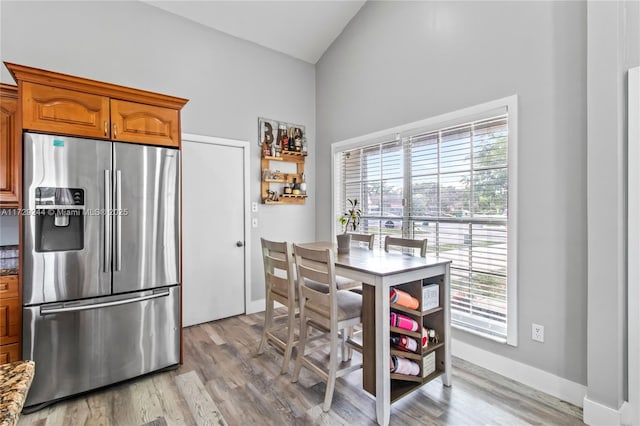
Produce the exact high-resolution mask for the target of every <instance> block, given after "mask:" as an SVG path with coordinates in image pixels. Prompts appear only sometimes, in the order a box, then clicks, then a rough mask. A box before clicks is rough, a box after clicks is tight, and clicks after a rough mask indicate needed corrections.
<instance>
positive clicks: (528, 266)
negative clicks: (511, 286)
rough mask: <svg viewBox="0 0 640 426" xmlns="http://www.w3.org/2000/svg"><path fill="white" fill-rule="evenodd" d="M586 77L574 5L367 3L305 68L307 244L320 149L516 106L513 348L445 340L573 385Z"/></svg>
mask: <svg viewBox="0 0 640 426" xmlns="http://www.w3.org/2000/svg"><path fill="white" fill-rule="evenodd" d="M585 64H586V4H585V3H584V2H495V3H494V2H367V3H366V4H365V6H364V7H363V8H362V9H361V11H360V12H359V13H358V14H357V15H356V16H355V18H354V19H353V20H352V21H351V23H350V24H349V26H348V27H347V28H346V30H345V31H344V32H343V33H342V34H341V36H340V37H339V38H338V39H337V40H336V41H335V42H334V44H333V45H332V46H331V48H330V49H329V50H328V51H327V53H326V54H325V55H324V56H323V57H322V59H321V60H320V61H319V63H318V64H317V68H316V74H317V77H316V81H317V83H316V93H317V129H318V131H317V140H318V160H317V180H318V183H319V185H318V188H317V196H318V203H317V206H318V214H317V217H318V222H317V230H318V234H317V237H318V238H329V237H330V229H331V217H332V212H331V211H330V205H331V203H330V200H331V198H330V195H331V188H330V183H329V182H330V176H329V174H330V155H329V148H330V144H331V143H333V142H336V141H340V140H344V139H347V138H350V137H355V136H359V135H364V134H367V133H371V132H374V131H377V130H382V129H386V128H390V127H393V126H397V125H401V124H404V123H409V122H412V121H417V120H420V119H424V118H428V117H432V116H436V115H438V114H442V113H446V112H449V111H455V110H457V109H461V108H465V107H469V106H472V105H477V104H480V103H483V102H487V101H490V100H493V99H498V98H502V97H505V96H509V95H513V94H517V95H518V97H519V98H518V101H519V118H520V121H519V125H518V127H519V135H518V141H519V148H518V153H519V159H518V165H519V170H518V182H519V186H518V188H514V189H515V190H517V191H518V199H519V206H518V211H519V217H518V223H519V230H518V232H519V244H518V252H519V265H518V277H517V278H518V286H519V287H518V292H519V308H518V309H519V336H520V341H519V345H518V347H516V348H514V347H510V346H507V345H502V344H498V343H494V342H490V341H487V340H485V339H482V338H479V337H476V336H472V335H469V334H467V333H464V332H455V333H454V337H455V338H456V339H458V340H460V341H463V342H464V343H467V344H471V345H473V346H476V347H479V348H482V349H485V350H487V351H490V352H493V353H495V354H498V355H501V356H505V357H507V358H510V359H512V360H515V361H518V362H521V363H524V364H527V365H529V366H533V367H535V368H538V369H541V370H544V371H547V372H549V373H551V374H553V375H556V376H560V377H562V378H565V379H567V380H569V381H571V382H575V383H579V384H583V385H584V384H586V383H587V360H586V349H587V341H586V335H587V327H586V319H587V314H586V305H587V260H586V259H587V184H586V177H587V167H586V159H587V144H586V128H587V122H586V95H587V94H586V67H585ZM532 322H535V323H537V324H542V325H544V326H545V343H543V344H540V343H537V342H533V341H532V340H531V339H530V336H531V323H532ZM454 350H455V348H454Z"/></svg>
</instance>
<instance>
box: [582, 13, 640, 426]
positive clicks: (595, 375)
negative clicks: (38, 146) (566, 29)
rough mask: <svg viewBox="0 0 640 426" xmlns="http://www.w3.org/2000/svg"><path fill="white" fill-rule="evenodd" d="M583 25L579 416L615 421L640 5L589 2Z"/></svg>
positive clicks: (622, 381) (619, 400)
mask: <svg viewBox="0 0 640 426" xmlns="http://www.w3.org/2000/svg"><path fill="white" fill-rule="evenodd" d="M587 22H588V63H587V71H588V76H589V78H588V80H587V87H588V94H589V96H588V123H589V126H588V162H587V165H588V170H589V174H588V188H589V189H588V200H589V203H588V212H589V222H588V234H589V251H588V260H589V262H588V265H589V269H588V274H589V275H588V277H589V279H588V282H589V286H588V293H589V305H588V313H589V314H588V319H587V322H588V324H589V327H588V342H589V344H588V347H587V355H588V389H587V396H586V398H585V403H584V419H585V422H587V423H589V424H619V423H620V422H621V416H622V415H623V414H622V410H621V407H622V405H623V402H624V401H625V399H626V398H627V394H628V392H627V374H628V373H627V371H628V361H627V357H626V351H627V342H628V341H627V329H626V321H627V311H626V301H627V296H628V295H627V263H626V261H627V258H626V256H627V234H626V227H627V217H626V216H627V215H626V209H627V205H626V203H627V185H626V180H627V170H626V164H627V142H628V141H627V84H628V82H627V70H628V69H629V68H631V67H634V66H638V65H640V3H638V2H626V1H610V2H589V3H588V21H587ZM629 190H630V191H637V190H638V188H629ZM635 309H637V307H635ZM636 338H637V336H636ZM634 355H635V357H637V356H638V354H634ZM634 384H635V385H638V383H635V382H634ZM634 391H635V393H636V394H637V392H638V389H634ZM635 402H636V403H637V401H635ZM635 409H636V410H637V409H638V408H637V407H636V408H635Z"/></svg>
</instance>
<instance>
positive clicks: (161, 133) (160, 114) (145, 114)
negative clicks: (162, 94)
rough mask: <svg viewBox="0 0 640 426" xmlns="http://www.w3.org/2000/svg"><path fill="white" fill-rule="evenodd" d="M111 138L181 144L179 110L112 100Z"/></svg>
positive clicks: (156, 143) (154, 143)
mask: <svg viewBox="0 0 640 426" xmlns="http://www.w3.org/2000/svg"><path fill="white" fill-rule="evenodd" d="M111 137H112V139H113V140H116V141H127V142H138V143H148V144H153V145H163V146H175V147H177V146H179V145H180V114H179V112H178V110H175V109H169V108H162V107H157V106H152V105H144V104H139V103H136V102H127V101H121V100H117V99H112V100H111Z"/></svg>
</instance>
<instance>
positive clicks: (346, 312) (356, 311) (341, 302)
mask: <svg viewBox="0 0 640 426" xmlns="http://www.w3.org/2000/svg"><path fill="white" fill-rule="evenodd" d="M305 309H309V310H312V311H314V312H317V313H319V314H322V315H325V316H327V317H329V311H328V307H327V306H326V305H318V304H315V303H311V302H310V301H307V303H306V304H305ZM361 315H362V296H361V295H359V294H357V293H354V292H352V291H348V290H339V291H338V321H344V320H349V319H353V318H360V316H361Z"/></svg>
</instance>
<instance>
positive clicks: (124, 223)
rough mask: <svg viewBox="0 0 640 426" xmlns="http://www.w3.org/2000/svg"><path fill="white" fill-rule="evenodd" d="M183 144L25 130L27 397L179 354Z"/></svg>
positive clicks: (83, 385)
mask: <svg viewBox="0 0 640 426" xmlns="http://www.w3.org/2000/svg"><path fill="white" fill-rule="evenodd" d="M179 154H180V153H179V151H177V150H175V149H171V148H159V147H152V146H145V145H136V144H126V143H119V142H106V141H96V140H90V139H79V138H72V137H61V136H52V135H42V134H35V133H25V134H24V194H23V198H24V206H25V209H26V213H28V214H27V215H26V216H25V218H24V239H23V242H24V250H23V253H24V261H23V272H24V274H23V305H24V306H23V357H24V358H25V359H33V360H34V361H35V362H36V374H35V377H34V381H33V384H32V386H31V389H30V391H29V394H28V398H27V401H26V403H25V406H27V407H29V406H37V405H39V404H42V403H47V402H49V401H54V400H57V399H60V398H64V397H67V396H70V395H74V394H77V393H80V392H84V391H87V390H91V389H95V388H99V387H102V386H105V385H109V384H112V383H116V382H119V381H122V380H125V379H129V378H132V377H136V376H138V375H141V374H145V373H148V372H151V371H155V370H158V369H162V368H165V367H170V366H173V365H176V364H177V363H178V362H179V352H180V346H179V345H180V342H179V331H180V330H179V323H180V296H179V284H180V283H179V277H180V271H179V259H180V217H179V211H180V210H179V202H180V192H179V191H180V181H179V176H180V170H179V164H180V162H179Z"/></svg>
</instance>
